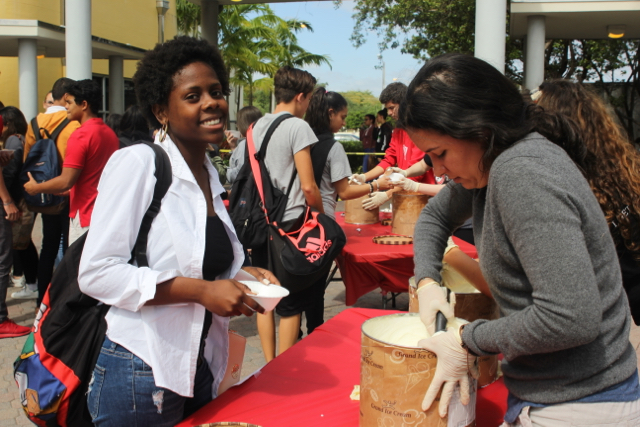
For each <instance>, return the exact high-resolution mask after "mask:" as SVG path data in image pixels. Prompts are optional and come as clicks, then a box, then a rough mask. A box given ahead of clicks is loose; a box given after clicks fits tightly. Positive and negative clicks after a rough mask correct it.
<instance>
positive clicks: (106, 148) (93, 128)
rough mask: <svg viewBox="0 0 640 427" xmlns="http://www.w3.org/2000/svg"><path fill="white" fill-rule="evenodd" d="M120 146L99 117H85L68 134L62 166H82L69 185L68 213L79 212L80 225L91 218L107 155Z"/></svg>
mask: <svg viewBox="0 0 640 427" xmlns="http://www.w3.org/2000/svg"><path fill="white" fill-rule="evenodd" d="M119 147H120V141H119V140H118V137H117V136H116V134H115V132H113V131H112V130H111V128H110V127H109V126H107V125H106V124H104V122H103V121H102V119H98V118H96V119H89V120H87V121H86V122H84V123H83V124H82V126H80V127H79V128H78V129H77V130H76V131H75V132H73V133H72V134H71V136H70V137H69V140H68V141H67V152H66V155H65V158H64V163H63V164H62V167H63V168H72V169H82V172H81V173H80V177H78V181H76V183H75V185H74V186H73V187H72V188H71V194H70V200H69V216H70V217H71V218H75V217H76V212H80V226H81V227H87V226H89V224H90V222H91V213H92V212H93V205H94V203H95V201H96V197H97V196H98V182H99V181H100V175H102V170H103V169H104V166H105V165H106V164H107V161H108V160H109V157H111V155H112V154H113V153H114V151H116V150H117V149H118V148H119Z"/></svg>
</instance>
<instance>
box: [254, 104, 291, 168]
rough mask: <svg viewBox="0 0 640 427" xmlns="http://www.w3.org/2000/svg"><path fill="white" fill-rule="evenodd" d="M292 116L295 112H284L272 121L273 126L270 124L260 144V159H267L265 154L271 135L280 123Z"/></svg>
mask: <svg viewBox="0 0 640 427" xmlns="http://www.w3.org/2000/svg"><path fill="white" fill-rule="evenodd" d="M291 117H293V114H282V115H280V116H278V117H277V118H276V119H275V120H274V121H273V123H271V126H269V129H267V133H266V134H265V135H264V138H263V139H262V144H260V153H259V154H258V156H259V157H258V160H261V159H262V160H264V159H265V156H266V155H267V146H268V145H269V141H271V136H272V135H273V133H274V132H275V131H276V129H277V128H278V126H280V123H282V122H284V121H285V120H287V119H290V118H291ZM247 140H248V139H247Z"/></svg>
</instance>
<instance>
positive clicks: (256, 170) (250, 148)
mask: <svg viewBox="0 0 640 427" xmlns="http://www.w3.org/2000/svg"><path fill="white" fill-rule="evenodd" d="M291 117H293V115H292V114H282V115H281V116H279V117H278V118H276V119H275V120H274V121H273V123H271V126H269V129H267V133H266V134H265V136H264V138H263V139H262V144H261V145H260V152H259V153H256V145H255V143H254V141H253V124H252V125H251V126H250V127H249V129H248V130H247V148H246V149H247V156H248V157H249V162H250V163H251V172H253V179H254V180H255V181H256V187H257V188H258V194H260V200H261V201H262V210H263V211H264V215H265V217H266V219H267V222H270V221H269V216H268V214H267V209H266V205H265V202H264V187H263V181H262V174H261V173H260V160H262V161H264V158H265V156H266V154H267V146H268V145H269V141H270V140H271V136H272V135H273V132H275V130H276V128H277V127H278V126H280V123H282V122H283V121H285V120H287V119H290V118H291ZM295 172H296V171H295V168H294V173H293V176H292V177H291V181H290V182H289V188H288V190H287V196H289V192H290V191H291V187H292V186H293V180H294V179H295V177H296V173H295Z"/></svg>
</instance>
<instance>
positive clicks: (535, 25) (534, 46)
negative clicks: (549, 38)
mask: <svg viewBox="0 0 640 427" xmlns="http://www.w3.org/2000/svg"><path fill="white" fill-rule="evenodd" d="M544 46H545V18H544V16H542V15H532V16H529V17H527V40H526V51H525V63H524V67H525V77H524V87H525V88H527V89H529V90H532V89H535V88H537V87H538V86H540V83H542V82H543V81H544Z"/></svg>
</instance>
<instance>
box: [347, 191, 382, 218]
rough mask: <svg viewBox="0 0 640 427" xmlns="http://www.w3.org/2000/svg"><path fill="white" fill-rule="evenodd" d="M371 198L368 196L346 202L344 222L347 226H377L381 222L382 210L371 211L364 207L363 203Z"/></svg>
mask: <svg viewBox="0 0 640 427" xmlns="http://www.w3.org/2000/svg"><path fill="white" fill-rule="evenodd" d="M368 198H369V195H368V194H366V195H364V196H362V197H358V198H357V199H351V200H345V202H344V222H346V223H347V224H377V223H378V222H380V208H375V209H371V210H370V211H368V210H366V209H365V208H363V207H362V201H363V200H366V199H368Z"/></svg>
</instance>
